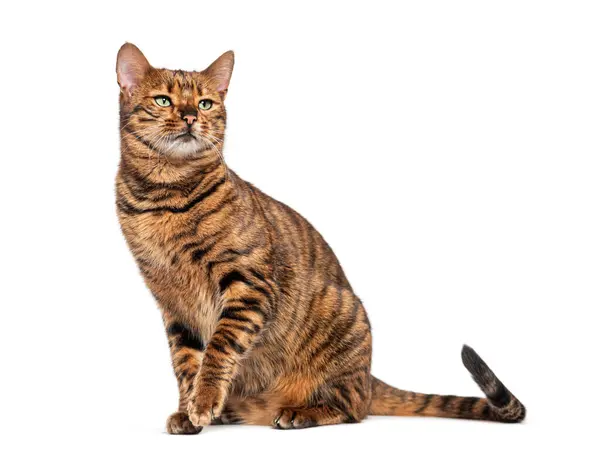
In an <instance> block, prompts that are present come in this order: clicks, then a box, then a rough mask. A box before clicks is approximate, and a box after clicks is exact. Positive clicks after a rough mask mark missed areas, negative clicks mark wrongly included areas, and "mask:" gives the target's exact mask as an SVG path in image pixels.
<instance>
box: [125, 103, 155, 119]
mask: <svg viewBox="0 0 600 464" xmlns="http://www.w3.org/2000/svg"><path fill="white" fill-rule="evenodd" d="M140 111H143V112H144V113H147V114H149V115H150V116H152V117H153V118H154V119H152V121H154V120H155V119H156V118H158V116H157V115H156V114H153V113H151V112H150V111H148V110H147V109H146V108H144V107H143V106H142V105H137V106H136V107H135V108H134V109H133V110H132V111H131V112H132V113H139V112H140Z"/></svg>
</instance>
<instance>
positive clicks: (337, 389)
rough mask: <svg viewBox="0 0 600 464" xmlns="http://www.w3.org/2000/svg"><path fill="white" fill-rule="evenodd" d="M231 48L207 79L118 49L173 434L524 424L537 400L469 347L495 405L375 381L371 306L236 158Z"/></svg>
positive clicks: (132, 233) (136, 220)
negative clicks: (230, 143)
mask: <svg viewBox="0 0 600 464" xmlns="http://www.w3.org/2000/svg"><path fill="white" fill-rule="evenodd" d="M233 64H234V55H233V52H231V51H229V52H226V53H224V54H223V55H221V56H220V57H219V58H218V59H217V60H216V61H214V62H213V63H212V64H211V65H210V66H209V67H208V68H206V69H205V70H204V71H201V72H185V71H171V70H167V69H159V68H154V67H152V66H150V64H149V62H148V61H147V60H146V58H145V57H144V55H143V54H142V52H141V51H140V50H139V49H138V48H137V47H136V46H135V45H133V44H130V43H126V44H124V45H123V46H122V47H121V49H120V50H119V53H118V57H117V81H118V83H119V86H120V90H121V92H120V132H121V160H120V165H119V170H118V174H117V179H116V197H117V200H116V204H117V212H118V217H119V221H120V224H121V228H122V231H123V234H124V236H125V239H126V241H127V244H128V245H129V248H130V249H131V252H132V254H133V256H134V258H135V260H136V262H137V265H138V266H139V269H140V272H141V274H142V276H143V278H144V280H145V283H146V285H147V286H148V288H149V289H150V291H151V292H152V294H153V296H154V298H155V299H156V301H157V304H158V306H159V308H160V311H161V314H162V318H163V321H164V324H165V328H166V333H167V338H168V342H169V347H170V352H171V357H172V363H173V369H174V372H175V376H176V378H177V382H178V386H179V407H178V410H177V411H176V412H175V413H173V414H172V415H171V416H170V417H169V418H168V420H167V426H166V427H167V431H168V433H171V434H194V433H198V432H200V431H201V430H202V428H203V427H205V426H207V425H210V424H222V423H225V424H230V423H245V424H260V425H271V426H273V427H275V428H278V429H301V428H305V427H312V426H319V425H329V424H339V423H353V422H360V421H361V420H362V419H364V418H365V417H366V416H367V415H369V414H371V415H394V416H436V417H451V418H465V419H484V420H491V421H499V422H520V421H522V420H523V419H524V418H525V407H524V406H523V405H522V404H521V402H520V401H519V400H517V398H516V397H515V396H514V395H513V394H512V393H510V392H509V391H508V390H507V389H506V387H505V386H504V385H503V384H502V382H500V380H498V378H497V377H496V376H495V375H494V374H493V372H492V371H491V370H490V369H489V367H488V366H487V365H486V364H485V363H484V362H483V361H482V359H481V358H480V357H479V356H478V355H477V354H476V353H475V351H473V350H472V349H471V348H470V347H468V346H466V345H465V346H464V347H463V350H462V360H463V363H464V365H465V367H466V368H467V369H468V370H469V372H470V373H471V375H472V376H473V378H474V380H475V382H476V383H477V384H478V385H479V387H480V388H481V389H482V391H483V392H484V393H485V395H486V398H471V397H459V396H444V395H429V394H421V393H414V392H410V391H405V390H399V389H396V388H393V387H391V386H388V385H386V384H385V383H384V382H382V381H381V380H378V379H377V378H375V377H373V376H372V375H371V372H370V368H371V330H370V324H369V320H368V318H367V314H366V312H365V309H364V307H363V305H362V302H361V301H360V299H359V298H358V297H357V296H356V295H355V294H354V291H353V290H352V287H351V286H350V283H349V282H348V280H347V278H346V276H345V274H344V271H343V270H342V268H341V266H340V264H339V263H338V260H337V258H336V257H335V255H334V254H333V252H332V250H331V248H330V247H329V245H328V244H327V243H326V242H325V240H324V239H323V237H322V236H321V235H320V234H319V233H318V232H317V231H316V230H315V229H314V228H313V227H312V226H311V225H310V224H309V223H308V222H307V221H306V220H305V219H304V218H303V217H302V216H300V214H298V213H297V212H295V211H294V210H293V209H291V208H289V207H288V206H286V205H284V204H283V203H280V202H278V201H276V200H274V199H272V198H270V197H269V196H267V195H266V194H264V193H263V192H261V191H260V190H259V189H257V188H256V187H254V186H253V185H252V184H250V183H248V182H245V181H244V180H242V179H241V178H239V177H238V176H237V175H236V173H235V172H234V171H232V170H231V169H229V168H228V167H227V165H226V164H225V162H224V160H223V155H222V150H223V139H224V135H225V126H226V111H225V106H224V101H225V97H226V95H227V90H228V87H229V82H230V78H231V74H232V71H233Z"/></svg>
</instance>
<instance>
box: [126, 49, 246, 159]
mask: <svg viewBox="0 0 600 464" xmlns="http://www.w3.org/2000/svg"><path fill="white" fill-rule="evenodd" d="M233 61H234V60H233V52H231V51H229V52H226V53H224V54H223V55H221V56H220V57H219V58H217V60H216V61H215V62H214V63H212V64H211V65H210V66H209V67H208V68H206V69H205V70H204V71H201V72H186V71H171V70H168V69H158V68H154V67H152V66H150V63H148V60H146V58H145V57H144V55H143V54H142V52H141V51H140V50H139V49H138V48H137V47H136V46H135V45H133V44H130V43H126V44H125V45H123V46H122V47H121V49H120V50H119V54H118V56H117V81H118V83H119V86H120V87H121V96H120V102H121V129H122V130H123V131H127V132H128V133H129V134H130V135H131V136H134V137H136V138H137V139H138V140H140V141H141V142H143V143H144V144H145V145H146V146H148V147H149V148H150V149H152V150H155V151H156V152H158V154H160V155H163V156H166V157H172V158H197V157H200V156H201V155H202V152H203V151H205V150H207V149H209V148H211V147H213V146H217V147H219V146H220V145H221V143H222V141H223V137H224V134H225V117H226V115H225V106H224V101H225V96H226V95H227V88H228V86H229V80H230V78H231V72H232V71H233ZM219 149H220V148H219Z"/></svg>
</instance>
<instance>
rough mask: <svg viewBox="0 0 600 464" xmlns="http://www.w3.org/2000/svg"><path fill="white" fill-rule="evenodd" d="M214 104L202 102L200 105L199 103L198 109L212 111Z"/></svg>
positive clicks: (209, 101) (208, 101) (210, 101)
mask: <svg viewBox="0 0 600 464" xmlns="http://www.w3.org/2000/svg"><path fill="white" fill-rule="evenodd" d="M212 103H213V102H212V100H200V103H198V108H200V109H201V110H205V111H206V110H210V108H211V107H212Z"/></svg>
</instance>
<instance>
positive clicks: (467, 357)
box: [461, 345, 525, 422]
mask: <svg viewBox="0 0 600 464" xmlns="http://www.w3.org/2000/svg"><path fill="white" fill-rule="evenodd" d="M461 357H462V362H463V364H464V365H465V367H466V368H467V370H468V371H469V372H470V373H471V375H472V376H473V380H475V383H477V385H478V386H479V388H481V390H482V391H483V393H485V396H486V397H487V399H488V400H489V402H490V403H491V404H492V405H493V406H494V407H495V408H496V409H497V410H496V414H498V415H499V420H502V421H503V422H521V421H522V420H523V419H524V418H525V406H523V405H522V404H521V403H520V402H519V400H517V399H516V398H514V396H513V394H512V393H511V392H510V391H508V389H507V388H506V387H505V386H504V384H503V383H502V382H501V381H500V379H498V377H496V375H495V374H494V373H493V372H492V370H491V369H490V368H489V367H488V365H487V364H486V363H485V362H484V361H483V359H481V357H480V356H479V355H478V354H477V353H476V352H475V350H474V349H473V348H471V347H470V346H468V345H463V348H462V353H461ZM511 399H514V400H515V402H514V403H513V404H512V406H511ZM507 408H508V409H507Z"/></svg>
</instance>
